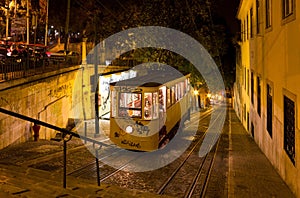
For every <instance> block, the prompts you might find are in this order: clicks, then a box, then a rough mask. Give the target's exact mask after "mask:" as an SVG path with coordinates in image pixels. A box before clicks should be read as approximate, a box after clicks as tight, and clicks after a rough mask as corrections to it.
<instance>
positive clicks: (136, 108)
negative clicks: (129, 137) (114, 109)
mask: <svg viewBox="0 0 300 198" xmlns="http://www.w3.org/2000/svg"><path fill="white" fill-rule="evenodd" d="M141 95H142V94H138V93H120V100H119V104H120V107H119V116H120V117H126V116H129V117H141V108H142V106H141Z"/></svg>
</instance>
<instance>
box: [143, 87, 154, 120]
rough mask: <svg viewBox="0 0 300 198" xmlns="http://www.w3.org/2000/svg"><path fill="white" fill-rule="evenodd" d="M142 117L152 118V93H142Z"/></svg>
mask: <svg viewBox="0 0 300 198" xmlns="http://www.w3.org/2000/svg"><path fill="white" fill-rule="evenodd" d="M144 102H145V104H144V119H146V120H150V119H152V104H153V101H152V93H145V94H144Z"/></svg>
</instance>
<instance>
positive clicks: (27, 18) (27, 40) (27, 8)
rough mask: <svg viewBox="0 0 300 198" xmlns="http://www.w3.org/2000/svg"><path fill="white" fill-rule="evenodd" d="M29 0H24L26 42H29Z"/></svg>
mask: <svg viewBox="0 0 300 198" xmlns="http://www.w3.org/2000/svg"><path fill="white" fill-rule="evenodd" d="M28 1H29V0H26V43H27V44H29V28H30V27H29V3H28Z"/></svg>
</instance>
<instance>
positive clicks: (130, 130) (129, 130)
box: [125, 125, 133, 133]
mask: <svg viewBox="0 0 300 198" xmlns="http://www.w3.org/2000/svg"><path fill="white" fill-rule="evenodd" d="M125 131H126V133H132V132H133V128H132V126H131V125H128V126H127V127H126V128H125Z"/></svg>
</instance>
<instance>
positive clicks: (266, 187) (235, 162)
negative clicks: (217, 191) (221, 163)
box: [228, 108, 295, 198]
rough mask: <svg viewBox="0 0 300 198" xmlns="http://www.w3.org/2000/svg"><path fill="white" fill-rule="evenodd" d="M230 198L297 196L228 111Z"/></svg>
mask: <svg viewBox="0 0 300 198" xmlns="http://www.w3.org/2000/svg"><path fill="white" fill-rule="evenodd" d="M228 112H229V115H228V117H229V126H230V127H229V178H228V197H234V198H236V197H242V198H247V197H255V198H258V197H263V198H267V197H284V198H288V197H295V196H294V195H293V194H292V192H291V190H290V189H289V188H288V186H287V185H286V184H285V183H284V181H283V180H282V179H281V177H280V176H279V174H278V173H277V172H276V170H275V168H274V167H273V166H272V165H271V163H270V162H269V161H268V159H267V158H266V156H265V155H264V154H263V153H262V151H261V150H260V148H259V147H258V146H257V145H256V143H255V142H254V140H253V138H252V137H251V136H250V135H249V134H248V133H247V132H246V130H245V129H244V127H243V126H242V124H241V122H240V121H239V119H238V117H237V116H236V114H235V112H234V110H233V109H232V108H230V109H229V111H228Z"/></svg>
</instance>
